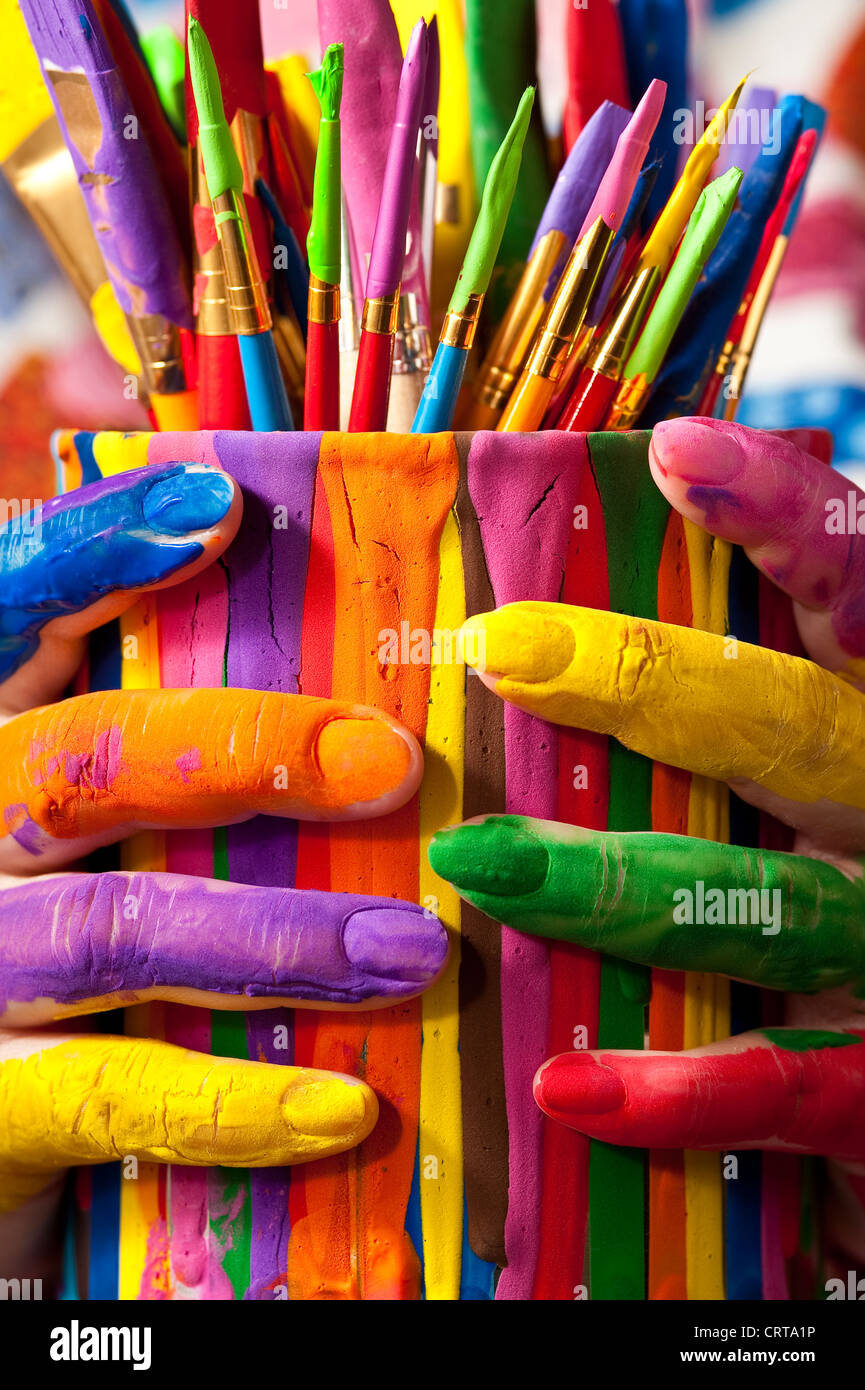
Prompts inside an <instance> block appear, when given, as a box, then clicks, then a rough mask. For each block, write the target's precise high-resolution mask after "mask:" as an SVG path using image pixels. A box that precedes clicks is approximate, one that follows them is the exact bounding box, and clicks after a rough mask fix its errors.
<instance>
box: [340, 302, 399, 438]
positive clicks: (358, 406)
mask: <svg viewBox="0 0 865 1390" xmlns="http://www.w3.org/2000/svg"><path fill="white" fill-rule="evenodd" d="M392 363H393V335H392V334H391V333H371V332H369V330H368V329H366V328H365V329H364V330H363V332H362V333H361V335H360V351H359V352H358V355H357V373H356V375H355V378H354V395H353V396H352V398H351V415H350V417H349V422H348V428H349V430H350V431H351V433H352V434H360V433H363V432H366V431H370V430H383V429H385V428H386V427H387V408H388V403H389V401H390V372H391V365H392Z"/></svg>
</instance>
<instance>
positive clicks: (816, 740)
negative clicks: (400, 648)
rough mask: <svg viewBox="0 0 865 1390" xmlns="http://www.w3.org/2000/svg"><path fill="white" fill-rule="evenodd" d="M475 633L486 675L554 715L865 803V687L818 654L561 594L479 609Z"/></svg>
mask: <svg viewBox="0 0 865 1390" xmlns="http://www.w3.org/2000/svg"><path fill="white" fill-rule="evenodd" d="M464 636H465V650H466V660H467V661H469V663H470V664H471V665H474V666H475V667H476V668H478V669H480V668H481V667H482V668H484V671H485V672H486V674H485V675H484V679H485V681H486V683H487V684H488V685H490V686H491V688H492V689H494V690H495V691H496V692H497V693H498V694H499V695H501V696H502V697H503V698H504V699H506V700H509V701H510V702H511V703H512V704H515V705H519V706H520V708H521V709H525V710H528V711H529V712H530V713H531V714H536V715H539V716H541V717H542V718H544V719H547V720H549V721H550V722H551V723H554V724H564V725H568V726H571V727H574V728H580V729H590V730H593V731H595V732H598V733H604V734H611V735H613V736H614V737H615V738H617V739H619V741H620V742H621V743H623V744H625V746H626V747H628V748H633V749H634V750H635V751H636V752H638V753H642V754H644V755H645V756H646V757H649V758H654V759H656V760H657V761H658V762H662V763H669V764H672V765H673V766H675V767H682V768H686V769H688V770H690V771H691V772H695V773H699V774H702V775H704V776H707V777H716V778H720V779H723V780H725V781H733V780H736V779H743V780H749V781H753V782H754V783H756V784H757V785H758V786H759V787H760V788H762V789H764V790H765V791H766V792H768V793H772V794H773V795H775V796H778V797H782V798H786V799H789V800H791V801H796V802H802V803H815V802H818V801H829V802H833V803H840V804H841V805H843V806H847V807H853V808H855V809H856V810H862V809H865V698H863V696H862V695H860V694H859V693H858V691H856V690H854V689H853V688H851V687H850V686H849V685H848V684H847V683H846V682H844V681H841V680H838V679H837V678H836V677H835V676H832V675H830V674H829V673H828V672H826V671H824V670H822V669H821V668H820V667H818V666H815V665H814V664H813V663H812V662H810V661H804V660H802V659H801V658H798V657H792V656H786V655H783V654H781V653H778V652H773V651H768V650H765V649H764V648H762V647H755V646H750V645H748V644H746V643H744V642H736V640H735V639H734V638H724V637H719V636H716V635H715V634H713V633H707V632H698V631H694V630H693V629H690V628H683V627H675V626H673V625H671V624H667V623H658V622H650V621H648V620H645V619H642V618H629V617H624V616H622V615H621V614H617V613H604V612H599V611H597V610H596V609H592V608H576V607H569V606H566V605H564V604H553V603H514V604H510V605H508V606H507V607H505V608H500V609H498V610H497V611H496V612H495V613H485V614H481V615H478V616H477V617H474V618H470V619H469V620H468V622H467V623H466V625H465V629H464Z"/></svg>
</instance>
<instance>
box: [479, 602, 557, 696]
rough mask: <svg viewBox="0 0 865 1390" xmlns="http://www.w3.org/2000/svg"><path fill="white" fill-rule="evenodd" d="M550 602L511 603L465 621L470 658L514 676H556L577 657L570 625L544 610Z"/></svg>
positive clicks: (534, 678) (544, 678) (543, 678)
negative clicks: (535, 603)
mask: <svg viewBox="0 0 865 1390" xmlns="http://www.w3.org/2000/svg"><path fill="white" fill-rule="evenodd" d="M546 608H547V605H546V604H538V605H533V604H529V603H515V604H509V605H508V606H507V607H505V608H497V609H496V611H495V612H494V613H481V614H478V615H477V616H476V617H473V618H469V619H468V621H467V622H466V623H465V624H464V625H463V629H462V633H463V649H464V651H465V654H466V662H467V664H468V665H469V666H474V667H476V668H477V669H478V670H486V671H490V672H495V673H496V675H499V676H506V677H508V678H509V679H510V680H520V681H532V682H540V681H547V680H554V679H555V677H556V676H560V675H561V674H562V672H563V671H566V670H567V669H568V667H569V666H570V664H571V662H572V661H573V658H574V651H575V649H576V640H575V638H574V634H573V632H572V630H571V628H570V627H568V625H567V624H566V623H563V622H561V621H560V620H559V619H558V618H554V617H553V616H552V615H551V614H550V613H548V612H546V611H544V610H545V609H546Z"/></svg>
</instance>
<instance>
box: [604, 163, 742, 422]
mask: <svg viewBox="0 0 865 1390" xmlns="http://www.w3.org/2000/svg"><path fill="white" fill-rule="evenodd" d="M741 182H742V171H741V169H735V168H734V169H728V170H727V172H726V174H722V175H721V176H720V178H717V179H715V180H714V181H713V182H712V183H710V184H709V185H708V186H707V187H706V188H704V189H703V192H702V193H701V194H700V196H699V198H698V199H697V203H696V206H695V208H694V211H693V212H692V213H691V217H690V220H689V222H688V226H687V229H686V231H685V235H684V237H683V238H682V245H681V246H680V248H679V253H678V255H677V256H676V259H675V261H674V262H673V265H672V268H671V270H670V273H669V275H668V276H667V278H666V280H665V281H664V283H663V285H662V286H661V289H660V292H659V294H658V297H657V299H656V300H655V303H654V305H653V306H652V311H651V313H650V314H649V317H648V318H647V320H646V323H645V326H644V328H643V330H642V332H641V333H640V336H639V338H638V340H637V343H636V345H635V347H634V349H633V351H632V352H631V354H630V356H629V357H628V359H627V361H626V363H625V366H624V370H623V373H622V378H623V379H622V381H621V383H620V385H619V387H618V390H617V393H616V398H615V400H614V402H613V404H612V406H611V408H610V411H609V414H608V415H607V417H606V419H605V420H604V421H602V424H603V427H604V429H616V430H627V429H632V428H633V427H634V426H635V424H636V422H637V420H638V418H639V415H640V412H641V410H642V408H643V406H644V404H645V402H646V399H647V397H648V395H649V393H650V391H651V389H652V385H653V383H654V380H655V378H656V376H657V375H658V372H659V371H660V368H661V364H662V362H663V360H664V357H665V356H666V353H667V349H668V348H669V346H670V343H671V342H672V340H673V335H674V333H675V332H676V329H677V327H678V325H679V323H680V322H681V319H682V315H683V314H684V312H685V309H686V307H687V304H688V301H689V300H690V298H691V295H692V294H693V291H694V286H695V285H696V283H697V281H698V280H699V278H700V275H701V274H702V272H703V267H704V265H705V264H706V261H707V260H708V259H709V257H710V256H711V254H712V252H713V251H714V249H715V247H716V246H717V244H718V239H719V237H720V235H721V233H722V231H723V230H724V227H725V226H726V225H727V221H728V219H729V217H730V214H731V212H732V210H733V205H734V203H735V201H736V196H737V194H738V191H739V185H740V184H741Z"/></svg>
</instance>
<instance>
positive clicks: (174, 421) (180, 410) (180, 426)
mask: <svg viewBox="0 0 865 1390" xmlns="http://www.w3.org/2000/svg"><path fill="white" fill-rule="evenodd" d="M150 409H151V411H152V412H153V418H154V420H155V421H156V428H157V429H158V430H160V431H162V432H165V431H166V430H172V431H173V430H197V429H198V392H197V391H173V392H171V393H170V394H166V395H159V394H158V393H157V392H155V391H154V392H153V394H152V395H151V397H150Z"/></svg>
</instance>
